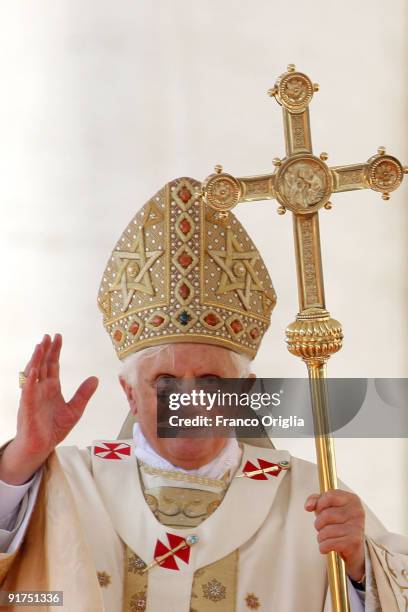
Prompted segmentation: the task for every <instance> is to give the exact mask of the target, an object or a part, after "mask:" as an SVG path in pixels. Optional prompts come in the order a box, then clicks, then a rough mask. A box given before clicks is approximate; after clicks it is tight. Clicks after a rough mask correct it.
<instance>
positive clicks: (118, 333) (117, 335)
mask: <svg viewBox="0 0 408 612" xmlns="http://www.w3.org/2000/svg"><path fill="white" fill-rule="evenodd" d="M122 338H123V333H122V332H121V331H120V329H116V330H115V332H114V334H113V339H114V340H115V341H116V342H120V341H121V340H122Z"/></svg>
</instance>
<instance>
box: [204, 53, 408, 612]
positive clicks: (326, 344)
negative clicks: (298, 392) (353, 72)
mask: <svg viewBox="0 0 408 612" xmlns="http://www.w3.org/2000/svg"><path fill="white" fill-rule="evenodd" d="M318 89H319V87H318V85H317V84H315V83H312V81H311V80H310V79H309V77H308V76H306V75H305V74H303V73H301V72H297V71H296V68H295V66H294V65H293V64H290V65H289V66H288V68H287V72H285V73H284V74H282V75H281V76H280V77H279V78H278V80H277V81H276V83H275V86H274V87H273V89H270V90H269V91H268V93H269V95H270V96H273V97H274V98H275V99H276V100H277V101H278V103H279V104H280V105H281V106H282V110H283V121H284V127H285V141H286V157H285V158H284V159H279V158H275V159H274V160H273V163H274V165H275V168H276V169H275V171H274V172H273V173H271V174H264V175H261V176H249V177H241V178H235V177H234V176H232V175H231V174H226V173H224V172H223V169H222V167H221V166H216V167H215V174H212V175H210V176H209V177H208V178H207V179H206V180H205V181H204V183H203V197H204V201H205V202H206V203H207V204H208V205H209V206H210V207H212V208H213V209H215V210H216V211H217V214H218V215H219V216H220V217H225V216H227V215H228V211H229V210H231V209H232V208H233V207H234V206H236V205H237V204H238V203H239V202H253V201H256V200H270V199H276V200H277V201H278V203H279V208H278V213H279V214H284V213H285V212H286V210H290V211H291V212H292V213H293V232H294V241H295V252H296V267H297V282H298V294H299V313H298V314H297V316H296V320H295V321H294V322H293V323H291V324H290V325H289V326H288V327H287V329H286V341H287V346H288V349H289V351H290V352H291V353H292V354H293V355H297V356H298V357H301V359H303V361H304V362H305V363H306V365H307V369H308V374H309V381H310V394H311V402H312V409H313V418H314V424H315V440H316V455H317V465H318V472H319V481H320V490H321V491H322V492H326V491H328V490H330V489H335V488H337V472H336V463H335V455H334V444H333V439H332V436H331V435H330V426H329V419H328V401H327V389H326V380H325V379H326V364H327V361H328V359H329V357H330V355H332V354H333V353H336V352H337V351H339V350H340V349H341V346H342V340H343V333H342V329H341V325H340V323H339V322H338V321H336V320H335V319H333V318H332V317H331V316H330V313H329V312H328V311H327V310H326V304H325V297H324V286H323V270H322V259H321V250H320V236H319V216H318V211H319V210H320V209H321V208H325V209H330V208H331V207H332V205H331V203H330V197H331V195H332V194H333V193H338V192H340V191H353V190H355V189H366V188H369V189H373V190H374V191H378V192H380V193H382V197H383V199H384V200H388V199H389V198H390V193H391V192H392V191H394V190H395V189H397V188H398V187H399V186H400V185H401V182H402V179H403V175H404V174H407V172H408V168H406V167H405V168H404V167H403V166H402V165H401V163H400V162H399V161H398V159H396V158H395V157H393V156H391V155H386V151H385V148H384V147H380V148H379V149H378V152H377V154H376V155H374V156H373V157H370V159H369V160H368V161H367V162H366V163H365V164H353V165H349V166H336V167H332V168H329V166H328V165H327V164H326V161H327V158H328V156H327V153H322V154H321V155H320V156H319V157H316V156H314V155H313V150H312V138H311V131H310V118H309V104H310V102H311V100H312V98H313V94H314V93H315V92H316V91H318ZM327 567H328V577H329V584H330V592H331V598H332V604H333V611H334V612H349V603H348V594H347V580H346V572H345V566H344V562H343V560H342V559H341V557H340V556H339V555H338V554H337V553H334V552H332V553H329V554H328V555H327Z"/></svg>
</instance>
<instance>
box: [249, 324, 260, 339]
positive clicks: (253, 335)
mask: <svg viewBox="0 0 408 612" xmlns="http://www.w3.org/2000/svg"><path fill="white" fill-rule="evenodd" d="M249 335H250V336H251V338H252V340H256V339H257V338H258V337H259V329H258V328H257V327H253V328H252V329H251V331H250V332H249Z"/></svg>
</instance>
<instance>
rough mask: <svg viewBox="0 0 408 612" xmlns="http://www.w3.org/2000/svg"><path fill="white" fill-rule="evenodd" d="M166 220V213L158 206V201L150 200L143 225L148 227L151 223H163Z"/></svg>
mask: <svg viewBox="0 0 408 612" xmlns="http://www.w3.org/2000/svg"><path fill="white" fill-rule="evenodd" d="M163 220H164V215H163V213H162V211H161V210H160V208H159V207H158V206H157V204H156V202H154V201H153V200H152V201H151V202H149V204H148V205H147V207H146V209H145V212H144V221H143V227H148V226H149V225H157V223H161V221H163Z"/></svg>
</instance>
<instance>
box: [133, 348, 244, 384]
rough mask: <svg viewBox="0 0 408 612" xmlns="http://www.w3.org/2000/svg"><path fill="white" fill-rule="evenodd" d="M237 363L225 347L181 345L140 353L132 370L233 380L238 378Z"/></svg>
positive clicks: (151, 373)
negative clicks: (210, 376)
mask: <svg viewBox="0 0 408 612" xmlns="http://www.w3.org/2000/svg"><path fill="white" fill-rule="evenodd" d="M238 359H239V356H238V355H237V354H236V353H234V352H233V351H231V350H229V349H226V348H224V347H219V346H214V345H211V344H195V343H186V342H182V343H172V344H168V345H165V346H158V347H155V349H152V350H150V351H149V350H146V351H141V354H140V355H139V356H138V358H136V360H135V361H136V363H135V367H137V368H139V369H141V370H142V371H143V373H144V374H150V375H157V374H161V373H167V374H171V375H173V376H180V377H181V376H185V377H195V376H200V375H203V374H216V375H218V376H223V377H228V376H231V377H234V376H236V375H237V374H238V369H239V367H238Z"/></svg>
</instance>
